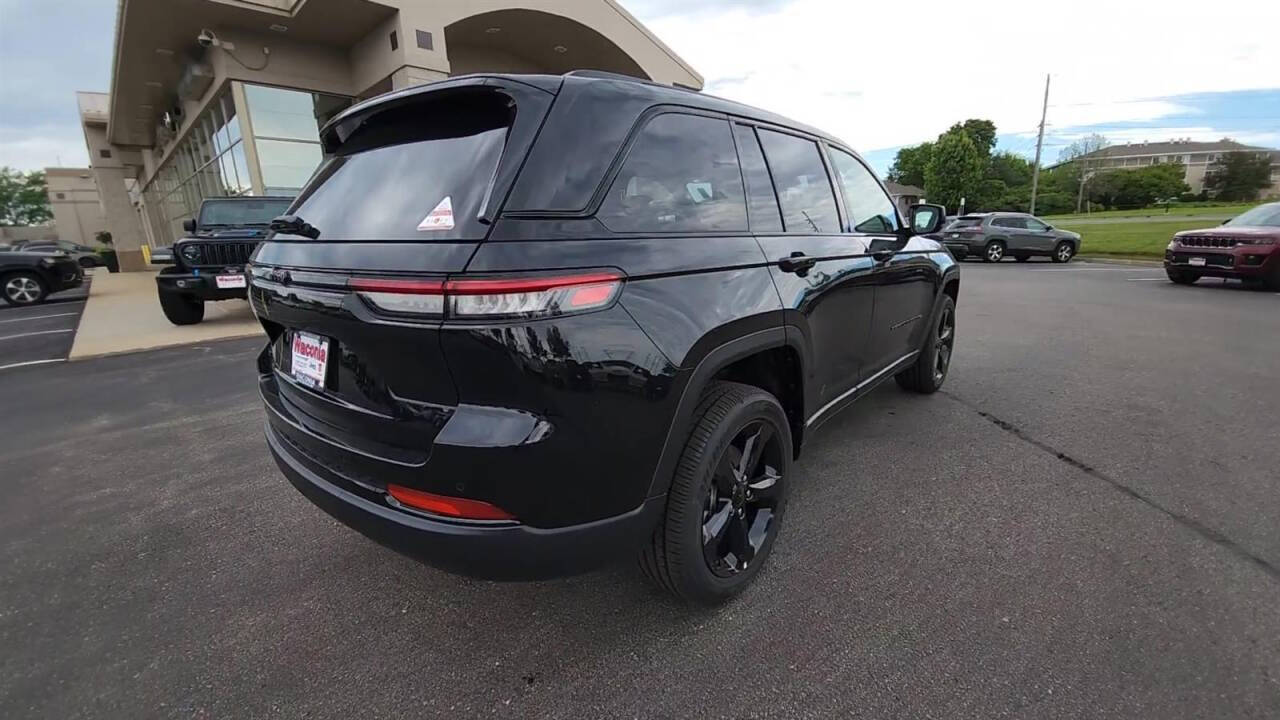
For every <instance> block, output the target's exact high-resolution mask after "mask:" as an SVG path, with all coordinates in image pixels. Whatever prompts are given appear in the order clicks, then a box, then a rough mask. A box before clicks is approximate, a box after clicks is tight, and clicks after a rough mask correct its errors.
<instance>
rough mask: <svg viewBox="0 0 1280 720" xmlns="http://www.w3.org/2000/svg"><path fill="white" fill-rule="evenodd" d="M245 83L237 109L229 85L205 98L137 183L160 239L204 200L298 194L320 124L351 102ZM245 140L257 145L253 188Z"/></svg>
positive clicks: (171, 235)
mask: <svg viewBox="0 0 1280 720" xmlns="http://www.w3.org/2000/svg"><path fill="white" fill-rule="evenodd" d="M243 88H244V93H245V94H244V97H245V100H244V104H242V105H241V106H240V107H237V103H236V100H235V95H233V93H232V88H231V87H227V88H226V89H225V90H224V91H223V92H222V94H221V95H219V96H218V97H217V98H215V99H214V100H213V101H212V102H210V103H209V105H207V106H206V108H205V110H204V112H203V113H202V114H201V115H200V116H199V117H198V118H196V121H195V122H194V123H193V124H192V126H191V128H190V130H189V131H188V132H187V133H186V135H185V136H184V137H183V138H182V139H181V140H179V141H178V146H177V147H175V148H173V150H172V151H170V153H169V156H168V158H167V159H166V161H165V164H164V165H163V166H162V167H161V168H160V169H159V171H157V172H156V174H155V175H154V176H153V177H152V180H151V182H150V183H149V184H148V185H147V187H145V188H143V192H142V198H143V203H144V205H145V209H146V212H145V213H144V214H143V217H144V219H146V221H147V223H148V224H149V226H150V227H149V230H150V235H151V236H152V237H154V238H156V240H157V241H158V242H162V243H168V242H171V241H173V240H176V239H177V238H180V237H181V236H182V232H183V231H182V221H183V220H186V219H188V218H191V217H194V216H195V215H196V213H198V212H199V209H200V204H201V202H203V201H204V200H205V199H206V198H210V197H224V196H227V195H249V194H254V193H255V192H264V193H266V194H269V195H293V194H296V193H297V192H298V190H300V189H301V188H302V186H303V185H305V184H306V181H307V180H308V179H309V178H310V177H311V175H312V173H313V172H314V171H315V169H316V167H317V166H319V164H320V160H321V157H322V152H321V149H320V127H321V126H322V125H323V124H324V123H326V122H328V120H329V119H330V118H332V117H333V116H334V115H336V114H338V113H339V112H341V111H342V110H343V109H345V108H346V107H348V106H349V105H350V104H351V100H350V99H349V98H345V97H339V96H335V95H323V94H319V93H310V92H302V91H296V90H283V89H280V88H272V87H265V86H260V85H249V84H244V85H243ZM241 112H246V113H248V119H249V124H250V126H252V127H253V137H251V138H245V137H244V136H243V133H242V132H241V128H240V122H241V118H240V117H239V116H238V113H241ZM247 143H253V146H254V148H256V150H257V153H256V154H257V159H258V168H256V169H257V170H260V177H261V181H262V184H263V187H261V188H258V189H257V190H256V191H255V188H254V187H253V182H252V180H251V178H253V177H254V175H253V174H251V173H250V163H249V156H250V154H251V153H249V152H248V150H247V149H246V144H247Z"/></svg>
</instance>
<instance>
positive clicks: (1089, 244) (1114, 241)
mask: <svg viewBox="0 0 1280 720" xmlns="http://www.w3.org/2000/svg"><path fill="white" fill-rule="evenodd" d="M1054 227H1059V228H1062V229H1064V230H1070V231H1072V232H1078V233H1080V235H1081V240H1080V254H1081V255H1130V256H1141V257H1157V258H1158V257H1164V250H1165V247H1166V246H1167V245H1168V244H1169V240H1171V239H1172V238H1173V234H1174V233H1176V232H1178V231H1180V230H1198V229H1200V228H1203V227H1205V222H1204V221H1203V220H1193V221H1191V222H1158V223H1141V222H1118V223H1103V224H1088V225H1075V226H1073V225H1072V224H1071V223H1070V222H1069V221H1068V222H1059V223H1056V224H1055V225H1054Z"/></svg>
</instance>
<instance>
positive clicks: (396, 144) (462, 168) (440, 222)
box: [288, 96, 512, 241]
mask: <svg viewBox="0 0 1280 720" xmlns="http://www.w3.org/2000/svg"><path fill="white" fill-rule="evenodd" d="M511 120H512V111H511V109H510V108H509V107H508V106H507V105H506V104H505V103H499V102H495V100H494V98H493V97H491V96H486V97H482V98H474V99H467V98H455V99H454V101H453V102H452V103H450V104H449V105H447V106H446V105H442V104H441V103H434V104H410V105H406V106H404V107H400V108H395V109H392V110H388V111H384V112H383V113H381V114H379V115H377V116H375V117H373V118H371V119H370V120H369V121H367V122H365V123H364V124H363V125H361V126H360V128H359V129H358V130H356V132H355V133H354V134H353V135H352V136H351V137H349V138H348V139H347V141H346V142H345V143H344V144H343V145H342V146H341V147H340V148H338V152H337V154H335V155H334V156H332V157H329V158H327V159H326V160H325V161H324V162H323V163H322V164H321V165H320V168H319V169H318V170H317V171H316V174H315V176H314V177H312V178H311V180H310V181H309V182H308V183H307V186H306V187H305V188H303V190H302V193H301V194H300V195H299V196H298V201H297V204H296V205H295V206H294V209H293V214H294V215H297V216H299V217H301V218H302V220H303V221H304V222H306V223H308V224H310V225H311V226H312V227H314V228H316V229H317V230H318V231H319V233H320V235H319V237H318V238H317V239H319V240H366V241H383V240H418V241H423V240H480V239H483V238H484V235H485V232H486V226H485V225H483V224H482V223H480V222H479V221H478V220H476V216H477V214H478V213H479V211H480V209H481V206H482V205H483V203H484V201H485V196H486V195H487V193H488V191H489V187H490V185H491V184H492V182H493V177H494V173H495V172H496V171H497V168H498V160H499V159H500V158H501V156H502V150H503V146H504V144H505V142H506V138H507V130H508V128H509V127H510V124H511ZM288 237H289V238H291V239H292V238H295V237H297V236H292V235H290V236H288Z"/></svg>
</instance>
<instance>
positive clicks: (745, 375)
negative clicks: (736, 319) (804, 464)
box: [648, 325, 808, 497]
mask: <svg viewBox="0 0 1280 720" xmlns="http://www.w3.org/2000/svg"><path fill="white" fill-rule="evenodd" d="M807 362H808V361H807V358H806V357H805V355H804V351H803V348H802V347H801V345H800V343H799V341H798V339H797V338H794V337H788V333H787V332H786V331H785V330H784V329H783V327H782V326H781V325H780V326H778V327H772V328H767V329H764V330H758V331H756V332H753V333H749V334H747V335H743V336H741V337H738V338H735V339H733V340H730V341H728V342H725V343H723V344H721V345H719V346H717V347H715V348H714V349H712V350H710V351H709V352H707V353H706V354H705V355H704V356H703V357H702V358H701V359H700V360H699V361H698V363H697V365H695V366H694V368H693V370H692V371H690V373H689V378H688V380H687V381H686V383H685V385H684V388H683V389H682V390H681V393H680V400H679V401H678V402H677V404H676V410H675V414H674V416H673V417H672V420H671V426H670V428H669V429H668V430H667V437H666V440H665V441H664V442H663V446H662V452H661V455H660V457H659V459H658V465H657V468H656V469H655V470H654V475H653V480H652V481H651V482H650V485H649V493H648V497H654V496H657V495H661V494H663V493H665V492H667V488H668V487H669V486H670V484H671V476H672V473H673V472H674V471H675V465H676V463H677V462H678V461H679V459H680V454H681V452H682V451H683V449H684V442H683V439H684V437H685V435H687V434H688V432H689V427H690V425H691V423H692V422H693V411H694V409H695V408H696V407H697V405H698V400H699V398H700V397H701V396H702V393H703V391H705V390H706V388H707V387H708V386H709V385H710V384H711V383H712V382H715V381H716V380H731V381H733V382H739V383H743V384H746V385H753V386H755V387H759V388H762V389H764V390H766V391H768V392H770V393H772V394H773V395H774V396H775V397H777V398H778V402H780V403H782V407H783V410H785V411H786V413H787V420H788V424H789V425H790V426H791V441H792V454H793V455H794V456H798V455H799V453H800V446H801V444H802V442H803V433H804V368H805V365H806V364H807Z"/></svg>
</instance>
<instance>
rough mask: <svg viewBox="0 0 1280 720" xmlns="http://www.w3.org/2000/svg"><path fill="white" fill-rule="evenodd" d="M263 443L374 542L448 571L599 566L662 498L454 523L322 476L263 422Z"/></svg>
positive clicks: (550, 574)
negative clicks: (572, 519) (542, 519)
mask: <svg viewBox="0 0 1280 720" xmlns="http://www.w3.org/2000/svg"><path fill="white" fill-rule="evenodd" d="M266 435H267V445H268V446H269V447H270V448H271V454H272V456H273V457H274V458H275V461H276V464H277V465H279V467H280V470H281V472H283V473H284V475H285V477H287V478H288V479H289V482H290V483H292V484H293V486H294V487H295V488H297V489H298V491H299V492H301V493H302V494H303V495H305V496H306V497H307V499H309V500H310V501H311V502H313V503H315V504H316V505H317V506H319V507H320V509H322V510H324V511H325V512H327V513H329V514H330V515H331V516H333V517H334V518H336V519H337V520H339V521H341V522H342V523H343V524H345V525H347V526H348V527H350V528H352V529H354V530H356V531H358V532H360V533H361V534H363V535H364V536H366V537H368V538H370V539H371V540H374V541H375V542H377V543H379V544H381V545H383V546H385V547H388V548H390V549H392V550H395V551H397V552H399V553H402V554H404V555H407V556H409V557H412V558H414V559H416V560H419V561H421V562H424V563H426V564H428V565H432V566H435V567H439V568H441V569H443V570H447V571H449V572H453V573H457V574H460V575H468V576H471V577H478V578H484V579H490V580H539V579H548V578H555V577H564V576H567V575H573V574H577V573H581V572H585V571H587V570H591V569H593V568H597V567H600V566H602V565H605V564H608V563H610V562H611V561H615V560H618V559H621V558H625V557H627V556H628V555H629V554H631V553H633V552H635V551H636V550H638V549H639V547H640V546H641V544H642V543H644V542H645V541H646V540H647V539H648V538H649V536H650V534H651V533H652V532H653V528H654V527H655V526H656V525H657V522H658V519H659V517H660V516H661V514H662V512H663V508H664V506H665V504H666V497H665V496H660V497H653V498H649V499H648V500H646V501H645V502H643V503H642V504H641V505H640V507H638V508H636V509H635V510H632V511H631V512H628V513H624V514H622V515H618V516H615V517H610V518H605V519H603V520H597V521H595V522H590V523H585V524H582V525H572V526H568V527H560V528H533V527H529V526H526V525H522V524H519V523H515V522H489V523H482V522H457V521H452V520H447V519H435V518H432V517H429V516H427V515H425V514H418V513H413V512H409V511H405V510H401V509H397V508H394V507H391V506H390V505H387V504H385V502H383V503H379V502H377V501H376V500H374V499H370V497H369V494H368V493H363V494H357V493H356V492H355V491H354V490H355V488H352V489H350V490H349V489H344V488H343V487H340V486H339V484H338V483H337V482H333V481H330V480H328V479H326V478H325V477H322V476H321V475H320V473H319V472H317V471H316V470H315V469H313V468H311V467H308V465H307V463H306V461H305V460H304V459H303V458H302V457H300V456H299V454H298V453H296V452H294V451H293V450H292V449H291V448H290V446H289V441H288V440H286V439H284V438H283V437H282V436H281V435H280V434H279V433H277V432H276V430H275V429H274V428H273V427H272V425H271V423H270V422H268V423H267V425H266Z"/></svg>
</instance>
